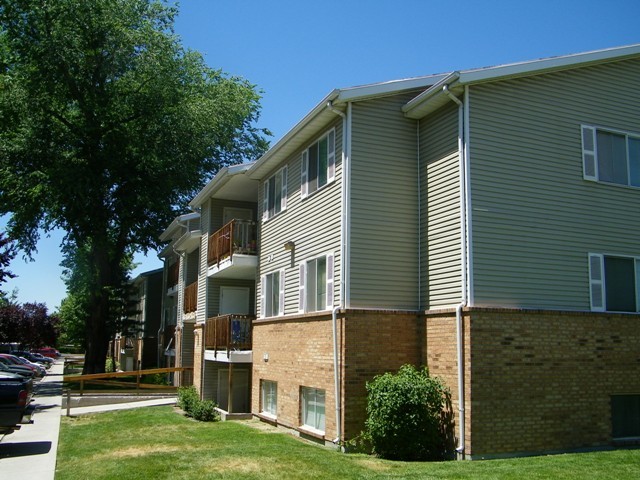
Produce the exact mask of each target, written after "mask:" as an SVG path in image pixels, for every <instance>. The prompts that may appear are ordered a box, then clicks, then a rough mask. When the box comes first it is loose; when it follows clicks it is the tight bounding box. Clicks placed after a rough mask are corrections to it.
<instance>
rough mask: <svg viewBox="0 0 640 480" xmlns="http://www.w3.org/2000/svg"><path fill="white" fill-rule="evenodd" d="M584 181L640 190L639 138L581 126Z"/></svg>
mask: <svg viewBox="0 0 640 480" xmlns="http://www.w3.org/2000/svg"><path fill="white" fill-rule="evenodd" d="M582 162H583V167H584V178H585V179H586V180H594V181H600V182H608V183H617V184H619V185H629V186H633V187H640V136H639V135H631V134H628V133H624V132H615V131H608V130H604V129H601V128H596V127H591V126H588V125H583V126H582Z"/></svg>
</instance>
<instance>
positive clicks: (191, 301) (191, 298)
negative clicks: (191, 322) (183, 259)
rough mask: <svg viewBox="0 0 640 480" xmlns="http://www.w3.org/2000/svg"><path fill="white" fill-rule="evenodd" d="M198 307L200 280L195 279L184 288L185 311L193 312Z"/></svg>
mask: <svg viewBox="0 0 640 480" xmlns="http://www.w3.org/2000/svg"><path fill="white" fill-rule="evenodd" d="M197 309H198V282H197V281H195V282H193V283H192V284H190V285H189V286H188V287H187V288H185V289H184V305H183V311H184V313H193V312H195V311H196V310H197Z"/></svg>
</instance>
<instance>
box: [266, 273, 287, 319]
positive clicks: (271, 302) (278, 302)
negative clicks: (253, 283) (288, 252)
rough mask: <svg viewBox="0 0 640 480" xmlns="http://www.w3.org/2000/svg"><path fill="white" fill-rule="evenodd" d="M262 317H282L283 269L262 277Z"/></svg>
mask: <svg viewBox="0 0 640 480" xmlns="http://www.w3.org/2000/svg"><path fill="white" fill-rule="evenodd" d="M261 284H262V295H261V298H260V307H261V308H260V312H261V314H262V317H275V316H278V315H284V269H283V270H278V271H275V272H272V273H270V274H268V275H263V276H262V282H261Z"/></svg>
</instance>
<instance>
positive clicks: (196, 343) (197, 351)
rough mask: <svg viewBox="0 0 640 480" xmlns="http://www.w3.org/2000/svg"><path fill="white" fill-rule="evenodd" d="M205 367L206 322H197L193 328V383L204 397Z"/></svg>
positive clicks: (201, 396)
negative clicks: (203, 379) (203, 378)
mask: <svg viewBox="0 0 640 480" xmlns="http://www.w3.org/2000/svg"><path fill="white" fill-rule="evenodd" d="M203 369H204V323H197V324H196V325H195V327H194V329H193V385H194V387H196V390H197V391H198V394H199V395H200V398H203V388H202V387H203V386H202V377H203V373H204V372H203Z"/></svg>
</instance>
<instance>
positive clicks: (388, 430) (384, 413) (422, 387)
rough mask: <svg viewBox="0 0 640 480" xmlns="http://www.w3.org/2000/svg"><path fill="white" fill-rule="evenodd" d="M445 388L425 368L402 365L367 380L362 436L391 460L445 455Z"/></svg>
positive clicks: (430, 457)
mask: <svg viewBox="0 0 640 480" xmlns="http://www.w3.org/2000/svg"><path fill="white" fill-rule="evenodd" d="M447 396H448V390H447V388H446V387H445V386H444V385H443V383H442V382H441V381H440V380H439V379H438V378H434V377H430V376H429V371H428V369H426V368H423V369H416V368H415V367H413V366H412V365H404V366H402V367H401V368H400V370H399V371H398V373H397V374H395V375H394V374H392V373H385V374H384V375H378V376H377V377H375V378H374V379H373V381H371V382H368V383H367V420H366V422H365V432H364V436H365V438H366V439H367V440H368V441H369V442H370V444H371V446H372V448H373V452H374V453H375V454H377V455H379V456H381V457H383V458H387V459H392V460H435V459H441V458H443V457H444V454H445V440H444V438H443V435H442V432H443V425H442V418H443V411H444V407H445V402H446V399H447Z"/></svg>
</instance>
